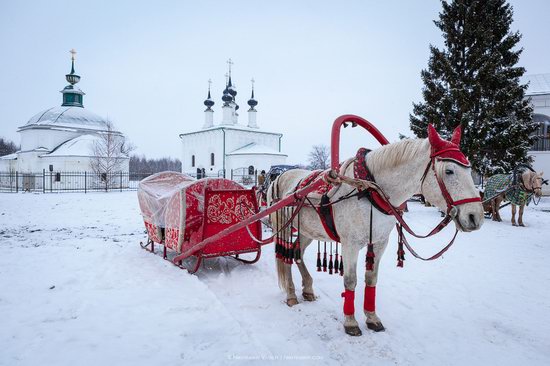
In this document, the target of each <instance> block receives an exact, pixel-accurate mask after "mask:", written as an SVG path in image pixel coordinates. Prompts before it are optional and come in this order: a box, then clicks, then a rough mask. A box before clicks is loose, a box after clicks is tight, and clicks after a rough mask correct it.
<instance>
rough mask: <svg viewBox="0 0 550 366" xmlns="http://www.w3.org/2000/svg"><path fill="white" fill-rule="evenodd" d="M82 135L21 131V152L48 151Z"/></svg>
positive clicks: (76, 133) (62, 132)
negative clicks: (43, 149)
mask: <svg viewBox="0 0 550 366" xmlns="http://www.w3.org/2000/svg"><path fill="white" fill-rule="evenodd" d="M80 135H82V133H79V132H76V131H63V130H52V129H41V128H33V129H28V130H23V131H21V151H28V150H33V149H36V148H38V147H45V148H46V149H48V150H49V151H51V150H53V149H55V148H56V147H57V146H59V145H60V144H62V143H63V142H65V141H67V140H70V139H72V138H75V137H77V136H80Z"/></svg>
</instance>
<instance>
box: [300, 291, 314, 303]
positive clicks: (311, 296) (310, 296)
mask: <svg viewBox="0 0 550 366" xmlns="http://www.w3.org/2000/svg"><path fill="white" fill-rule="evenodd" d="M302 296H303V297H304V300H305V301H315V295H314V294H308V293H307V292H302Z"/></svg>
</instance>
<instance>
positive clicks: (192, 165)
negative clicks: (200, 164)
mask: <svg viewBox="0 0 550 366" xmlns="http://www.w3.org/2000/svg"><path fill="white" fill-rule="evenodd" d="M191 167H192V168H193V167H195V155H191Z"/></svg>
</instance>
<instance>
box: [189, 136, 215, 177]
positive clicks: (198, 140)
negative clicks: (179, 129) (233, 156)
mask: <svg viewBox="0 0 550 366" xmlns="http://www.w3.org/2000/svg"><path fill="white" fill-rule="evenodd" d="M181 142H182V159H181V163H182V172H183V173H187V174H193V175H194V174H197V168H199V169H203V168H204V170H205V172H206V174H208V175H217V174H218V172H219V171H220V170H222V169H223V132H222V131H221V130H213V131H204V132H201V133H197V134H192V135H186V136H182V138H181ZM211 153H214V165H211V161H210V154H211ZM193 155H195V166H194V167H193V166H192V156H193Z"/></svg>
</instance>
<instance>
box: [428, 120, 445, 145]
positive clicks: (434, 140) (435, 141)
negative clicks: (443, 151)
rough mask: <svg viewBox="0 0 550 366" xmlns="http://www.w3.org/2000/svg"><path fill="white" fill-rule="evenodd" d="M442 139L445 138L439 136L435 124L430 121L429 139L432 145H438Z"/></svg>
mask: <svg viewBox="0 0 550 366" xmlns="http://www.w3.org/2000/svg"><path fill="white" fill-rule="evenodd" d="M442 140H443V139H442V138H441V136H439V134H438V133H437V131H436V130H435V128H434V126H432V124H431V123H430V124H429V125H428V141H430V145H432V146H437V145H438V142H441V141H442Z"/></svg>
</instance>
